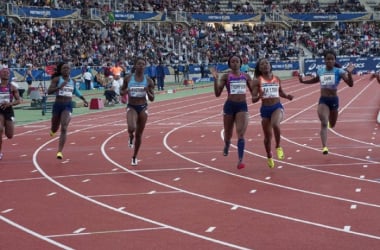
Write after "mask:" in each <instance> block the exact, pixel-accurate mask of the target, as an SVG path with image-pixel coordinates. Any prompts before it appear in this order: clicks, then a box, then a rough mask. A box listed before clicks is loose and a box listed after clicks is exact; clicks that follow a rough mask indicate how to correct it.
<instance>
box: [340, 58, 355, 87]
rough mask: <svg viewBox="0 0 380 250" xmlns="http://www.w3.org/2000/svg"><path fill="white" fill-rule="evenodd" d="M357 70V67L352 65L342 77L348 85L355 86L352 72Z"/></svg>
mask: <svg viewBox="0 0 380 250" xmlns="http://www.w3.org/2000/svg"><path fill="white" fill-rule="evenodd" d="M354 69H355V65H354V64H352V63H350V64H349V65H348V67H347V68H346V72H345V73H344V75H343V76H342V78H343V80H344V81H345V82H346V83H347V85H348V86H350V87H352V86H354V80H353V79H352V71H353V70H354Z"/></svg>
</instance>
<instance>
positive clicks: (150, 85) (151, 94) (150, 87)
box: [146, 77, 154, 102]
mask: <svg viewBox="0 0 380 250" xmlns="http://www.w3.org/2000/svg"><path fill="white" fill-rule="evenodd" d="M147 80H148V88H147V91H146V93H147V95H148V99H149V101H151V102H153V101H154V82H153V80H152V79H151V78H149V77H148V78H147Z"/></svg>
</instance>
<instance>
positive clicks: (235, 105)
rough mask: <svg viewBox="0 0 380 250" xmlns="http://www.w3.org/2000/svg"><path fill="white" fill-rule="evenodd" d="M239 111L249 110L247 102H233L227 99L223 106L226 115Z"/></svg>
mask: <svg viewBox="0 0 380 250" xmlns="http://www.w3.org/2000/svg"><path fill="white" fill-rule="evenodd" d="M239 112H248V105H247V102H233V101H229V100H227V101H226V102H225V103H224V106H223V113H224V115H236V114H237V113H239Z"/></svg>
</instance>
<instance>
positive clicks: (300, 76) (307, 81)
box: [298, 75, 319, 84]
mask: <svg viewBox="0 0 380 250" xmlns="http://www.w3.org/2000/svg"><path fill="white" fill-rule="evenodd" d="M298 80H299V81H300V83H304V84H313V83H317V82H319V76H315V77H313V78H311V79H308V80H304V79H303V76H302V75H299V76H298Z"/></svg>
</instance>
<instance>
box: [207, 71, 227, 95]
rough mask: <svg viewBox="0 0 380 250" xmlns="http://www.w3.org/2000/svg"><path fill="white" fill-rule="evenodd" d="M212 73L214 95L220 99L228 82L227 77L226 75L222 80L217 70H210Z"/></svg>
mask: <svg viewBox="0 0 380 250" xmlns="http://www.w3.org/2000/svg"><path fill="white" fill-rule="evenodd" d="M210 72H211V74H212V76H213V77H214V94H215V96H216V97H219V96H220V95H221V94H222V91H223V88H224V86H225V85H226V82H227V75H226V74H224V75H223V76H222V77H221V79H219V74H218V71H217V70H216V69H215V68H210Z"/></svg>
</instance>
